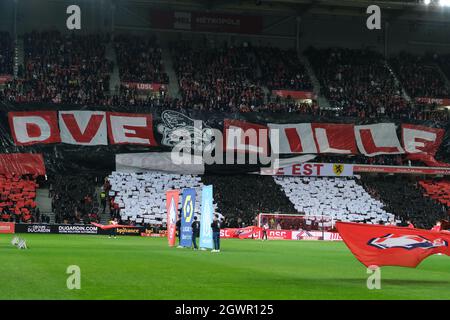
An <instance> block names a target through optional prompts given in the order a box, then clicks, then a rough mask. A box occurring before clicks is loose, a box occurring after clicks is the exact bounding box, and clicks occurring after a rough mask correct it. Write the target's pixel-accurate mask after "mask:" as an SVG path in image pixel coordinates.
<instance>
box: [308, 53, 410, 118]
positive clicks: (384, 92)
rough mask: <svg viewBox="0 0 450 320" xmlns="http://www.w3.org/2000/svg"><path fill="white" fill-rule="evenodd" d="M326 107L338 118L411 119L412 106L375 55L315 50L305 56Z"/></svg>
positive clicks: (378, 55)
mask: <svg viewBox="0 0 450 320" xmlns="http://www.w3.org/2000/svg"><path fill="white" fill-rule="evenodd" d="M305 53H306V55H307V57H308V58H309V60H310V62H311V64H312V65H313V67H314V70H315V74H316V76H317V78H318V80H319V81H320V83H321V87H322V90H323V94H324V95H325V96H326V98H327V99H328V101H329V103H330V106H331V107H332V108H333V109H335V110H339V114H340V115H346V116H353V117H359V118H368V117H374V116H387V117H392V118H399V117H401V118H403V117H411V115H412V113H414V110H413V106H412V105H411V104H410V103H408V102H407V101H406V100H405V99H404V98H403V97H402V92H401V86H400V85H399V84H398V83H397V82H396V80H395V78H394V76H393V75H392V74H391V73H390V71H389V68H388V67H387V63H386V61H385V60H384V58H383V57H382V55H381V54H379V53H378V52H375V51H372V50H370V49H358V50H357V49H344V48H330V49H315V48H309V49H307V51H306V52H305Z"/></svg>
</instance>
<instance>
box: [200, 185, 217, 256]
mask: <svg viewBox="0 0 450 320" xmlns="http://www.w3.org/2000/svg"><path fill="white" fill-rule="evenodd" d="M213 215H214V206H213V186H212V185H210V186H203V188H202V206H201V216H200V242H199V247H200V248H209V249H212V248H213V237H212V228H211V223H212V222H213Z"/></svg>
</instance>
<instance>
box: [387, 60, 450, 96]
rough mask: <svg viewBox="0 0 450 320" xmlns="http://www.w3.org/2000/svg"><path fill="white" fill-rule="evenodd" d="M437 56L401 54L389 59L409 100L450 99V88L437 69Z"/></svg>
mask: <svg viewBox="0 0 450 320" xmlns="http://www.w3.org/2000/svg"><path fill="white" fill-rule="evenodd" d="M437 62H438V57H437V55H424V56H415V55H412V54H409V53H405V52H403V53H401V54H399V55H398V56H396V57H393V58H392V59H390V64H391V65H392V67H393V69H394V70H395V72H396V74H397V75H398V77H399V79H400V81H401V83H402V85H403V87H404V88H405V90H406V92H407V93H408V94H409V95H410V97H411V98H425V97H426V98H450V88H449V87H448V86H447V84H446V81H445V79H444V78H443V77H442V75H441V73H440V72H439V69H438V67H437Z"/></svg>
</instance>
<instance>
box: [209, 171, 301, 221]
mask: <svg viewBox="0 0 450 320" xmlns="http://www.w3.org/2000/svg"><path fill="white" fill-rule="evenodd" d="M202 182H203V183H204V184H205V185H210V184H212V185H213V186H214V188H213V190H214V191H213V192H214V201H215V202H216V203H217V205H218V207H219V209H220V212H221V213H222V214H223V215H224V216H225V217H226V221H225V224H226V226H228V227H243V226H248V225H253V224H254V223H256V221H255V218H256V216H257V215H258V214H260V213H276V212H279V213H284V214H286V213H297V212H296V210H295V208H294V206H293V204H292V203H291V202H290V201H289V199H288V198H287V197H286V196H285V194H284V193H283V191H282V190H281V189H280V187H279V186H278V185H277V184H276V183H275V181H274V179H273V178H272V177H271V176H261V175H244V176H242V175H205V176H203V177H202Z"/></svg>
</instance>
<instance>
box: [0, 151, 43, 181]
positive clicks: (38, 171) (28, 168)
mask: <svg viewBox="0 0 450 320" xmlns="http://www.w3.org/2000/svg"><path fill="white" fill-rule="evenodd" d="M0 174H3V175H6V174H15V175H25V174H33V175H38V176H43V175H45V165H44V158H43V156H42V154H37V153H3V154H0Z"/></svg>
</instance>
